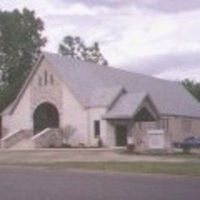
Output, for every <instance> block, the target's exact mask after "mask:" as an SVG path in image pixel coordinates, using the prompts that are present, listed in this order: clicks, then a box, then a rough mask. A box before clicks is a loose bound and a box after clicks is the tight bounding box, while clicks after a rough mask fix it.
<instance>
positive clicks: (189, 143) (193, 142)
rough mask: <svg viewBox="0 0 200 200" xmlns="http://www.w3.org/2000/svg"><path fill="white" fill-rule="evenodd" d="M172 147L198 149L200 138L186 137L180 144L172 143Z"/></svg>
mask: <svg viewBox="0 0 200 200" xmlns="http://www.w3.org/2000/svg"><path fill="white" fill-rule="evenodd" d="M173 146H174V147H175V148H200V137H194V136H192V137H188V138H185V139H184V140H183V141H182V142H174V143H173Z"/></svg>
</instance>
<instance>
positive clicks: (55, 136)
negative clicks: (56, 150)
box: [32, 128, 62, 148]
mask: <svg viewBox="0 0 200 200" xmlns="http://www.w3.org/2000/svg"><path fill="white" fill-rule="evenodd" d="M32 140H33V142H34V144H35V147H36V148H49V147H56V146H60V144H61V141H62V139H61V136H60V135H59V130H58V129H51V128H46V129H44V130H43V131H41V132H40V133H38V134H37V135H35V136H33V137H32Z"/></svg>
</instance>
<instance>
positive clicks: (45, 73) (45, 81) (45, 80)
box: [44, 71, 48, 85]
mask: <svg viewBox="0 0 200 200" xmlns="http://www.w3.org/2000/svg"><path fill="white" fill-rule="evenodd" d="M47 78H48V77H47V71H45V72H44V84H45V85H47Z"/></svg>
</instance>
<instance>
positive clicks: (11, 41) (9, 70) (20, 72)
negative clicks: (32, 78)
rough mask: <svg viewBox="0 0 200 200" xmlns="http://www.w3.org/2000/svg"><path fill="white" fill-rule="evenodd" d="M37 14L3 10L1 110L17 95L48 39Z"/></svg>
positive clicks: (0, 24)
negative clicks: (43, 35) (44, 35)
mask: <svg viewBox="0 0 200 200" xmlns="http://www.w3.org/2000/svg"><path fill="white" fill-rule="evenodd" d="M43 29H44V26H43V22H42V20H41V19H40V18H37V17H36V16H35V13H34V11H30V10H28V9H23V11H21V12H20V11H18V10H14V11H11V12H7V11H0V70H1V75H2V79H3V82H2V83H3V85H1V88H0V110H2V109H3V108H4V107H5V106H7V105H8V104H9V103H10V102H11V101H12V100H13V99H14V97H15V96H16V94H17V93H18V91H19V89H20V87H21V86H22V84H23V82H24V80H25V78H26V77H27V75H28V73H29V72H30V70H31V68H32V66H33V64H34V63H35V61H36V59H37V57H38V54H39V53H40V49H41V47H42V46H44V45H45V42H46V39H45V38H44V37H42V31H43Z"/></svg>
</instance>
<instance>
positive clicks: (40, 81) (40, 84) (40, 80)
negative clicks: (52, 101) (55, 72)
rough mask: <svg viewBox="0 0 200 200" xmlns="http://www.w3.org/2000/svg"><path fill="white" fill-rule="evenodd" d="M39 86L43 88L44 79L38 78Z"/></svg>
mask: <svg viewBox="0 0 200 200" xmlns="http://www.w3.org/2000/svg"><path fill="white" fill-rule="evenodd" d="M38 85H39V86H42V77H41V76H39V77H38Z"/></svg>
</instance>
